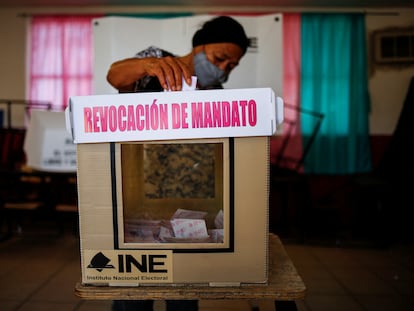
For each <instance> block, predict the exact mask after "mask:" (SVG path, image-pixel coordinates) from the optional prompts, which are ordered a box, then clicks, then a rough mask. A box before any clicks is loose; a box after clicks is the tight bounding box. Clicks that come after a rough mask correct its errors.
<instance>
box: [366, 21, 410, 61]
mask: <svg viewBox="0 0 414 311" xmlns="http://www.w3.org/2000/svg"><path fill="white" fill-rule="evenodd" d="M372 42H373V52H374V53H373V56H374V62H375V63H376V64H414V28H413V27H410V28H392V29H384V30H378V31H375V32H374V33H373V34H372Z"/></svg>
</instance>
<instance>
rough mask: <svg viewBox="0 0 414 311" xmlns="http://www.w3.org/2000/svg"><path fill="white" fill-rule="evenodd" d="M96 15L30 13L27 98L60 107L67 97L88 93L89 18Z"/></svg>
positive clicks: (90, 57) (90, 62)
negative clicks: (43, 14) (38, 14)
mask: <svg viewBox="0 0 414 311" xmlns="http://www.w3.org/2000/svg"><path fill="white" fill-rule="evenodd" d="M95 17H98V16H97V15H81V16H33V17H32V19H31V25H30V26H31V27H30V36H29V40H30V42H29V48H30V50H29V53H30V57H29V61H30V65H29V68H30V72H29V98H30V99H31V100H47V101H50V102H52V106H53V109H55V110H62V109H64V108H65V107H66V106H67V104H68V100H69V97H70V96H74V95H90V94H92V93H93V90H92V79H93V42H92V30H93V29H92V27H93V26H92V19H93V18H95Z"/></svg>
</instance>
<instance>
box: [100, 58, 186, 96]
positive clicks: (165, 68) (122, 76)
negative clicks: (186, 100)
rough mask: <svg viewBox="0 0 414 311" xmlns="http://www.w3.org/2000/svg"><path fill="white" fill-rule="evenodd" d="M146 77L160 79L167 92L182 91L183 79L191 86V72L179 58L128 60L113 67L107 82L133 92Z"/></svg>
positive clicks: (114, 64)
mask: <svg viewBox="0 0 414 311" xmlns="http://www.w3.org/2000/svg"><path fill="white" fill-rule="evenodd" d="M144 76H154V77H157V78H158V81H159V82H160V84H161V86H162V87H163V88H164V89H165V90H171V91H180V90H181V89H182V79H183V77H184V79H185V80H186V81H187V84H189V85H191V71H190V69H189V68H188V66H187V65H186V64H185V63H184V62H182V61H181V60H180V58H177V57H171V56H167V57H162V58H155V57H149V58H127V59H124V60H120V61H117V62H115V63H113V64H112V65H111V67H110V68H109V71H108V74H107V81H108V82H109V83H110V84H111V85H112V86H113V87H115V88H116V89H118V90H124V91H128V90H129V91H133V88H134V84H135V82H136V81H137V80H139V79H141V78H142V77H144Z"/></svg>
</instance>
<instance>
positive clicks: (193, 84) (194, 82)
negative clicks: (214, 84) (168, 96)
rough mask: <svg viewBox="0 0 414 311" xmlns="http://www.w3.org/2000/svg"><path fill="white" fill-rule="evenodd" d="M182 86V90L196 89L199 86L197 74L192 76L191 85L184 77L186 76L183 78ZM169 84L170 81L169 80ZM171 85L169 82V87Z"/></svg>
mask: <svg viewBox="0 0 414 311" xmlns="http://www.w3.org/2000/svg"><path fill="white" fill-rule="evenodd" d="M182 79H183V80H182V88H181V91H194V90H195V89H196V86H197V77H196V76H192V77H191V85H188V84H187V82H186V81H185V79H184V76H183V78H182ZM167 84H168V81H167ZM169 87H170V85H169V84H168V88H169ZM170 91H171V90H170V89H168V90H164V92H170Z"/></svg>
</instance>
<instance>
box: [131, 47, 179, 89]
mask: <svg viewBox="0 0 414 311" xmlns="http://www.w3.org/2000/svg"><path fill="white" fill-rule="evenodd" d="M166 56H174V55H173V54H171V53H170V52H167V51H165V50H162V49H160V48H157V47H156V46H150V47H148V48H147V49H145V50H142V51H140V52H138V53H137V54H135V57H136V58H147V57H156V58H161V57H166ZM163 90H164V89H163V88H162V86H161V84H160V82H159V81H158V79H157V77H152V76H146V77H143V78H141V79H139V80H138V81H137V82H135V87H134V92H161V91H163Z"/></svg>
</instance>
